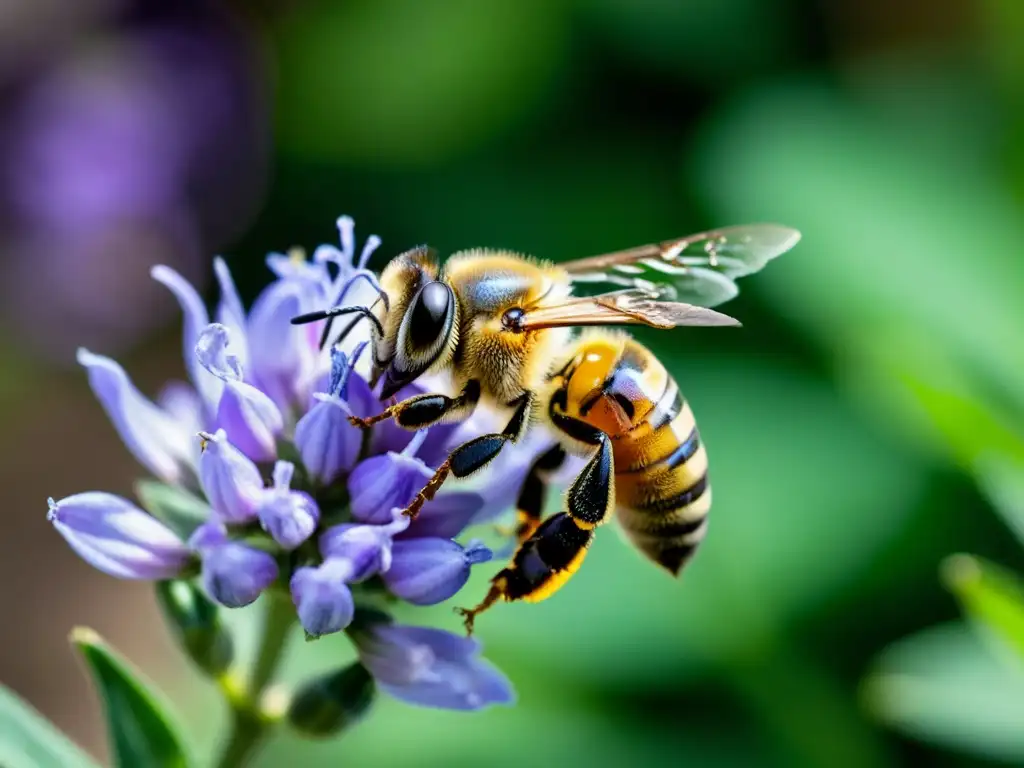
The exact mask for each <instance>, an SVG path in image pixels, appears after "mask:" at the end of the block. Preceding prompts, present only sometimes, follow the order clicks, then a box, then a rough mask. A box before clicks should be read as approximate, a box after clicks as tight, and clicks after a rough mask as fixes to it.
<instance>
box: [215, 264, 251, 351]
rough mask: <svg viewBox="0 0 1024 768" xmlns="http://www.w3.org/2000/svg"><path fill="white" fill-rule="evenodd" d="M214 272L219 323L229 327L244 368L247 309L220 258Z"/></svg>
mask: <svg viewBox="0 0 1024 768" xmlns="http://www.w3.org/2000/svg"><path fill="white" fill-rule="evenodd" d="M213 271H214V274H216V275H217V283H218V284H219V285H220V302H219V303H218V305H217V322H218V323H220V324H221V325H223V326H225V327H227V329H228V331H229V332H230V333H231V337H232V339H234V340H235V354H236V355H237V356H238V362H239V364H240V365H241V366H242V367H243V368H244V367H245V365H246V363H247V362H248V359H249V343H248V338H247V334H246V331H245V309H244V308H243V306H242V300H241V298H239V296H238V289H237V288H235V281H234V279H233V278H232V277H231V270H230V269H228V265H227V263H226V262H225V261H224V259H222V258H221V257H220V256H218V257H217V258H215V259H214V260H213Z"/></svg>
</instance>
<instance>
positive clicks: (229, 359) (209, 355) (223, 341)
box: [193, 323, 244, 381]
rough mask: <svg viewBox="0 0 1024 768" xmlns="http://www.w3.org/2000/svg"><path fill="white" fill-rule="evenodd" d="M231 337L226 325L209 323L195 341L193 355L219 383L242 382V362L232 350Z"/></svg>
mask: <svg viewBox="0 0 1024 768" xmlns="http://www.w3.org/2000/svg"><path fill="white" fill-rule="evenodd" d="M232 338H233V335H232V333H231V331H229V330H228V327H227V326H226V325H222V324H221V323H210V324H209V325H207V326H206V327H204V328H203V330H202V332H201V333H200V334H199V338H198V339H197V340H196V346H195V350H194V351H193V354H194V355H195V358H196V360H198V361H199V364H200V365H201V366H202V367H203V368H205V369H206V371H207V372H208V373H210V374H211V375H212V376H215V377H216V378H218V379H220V380H221V381H242V379H243V378H244V375H243V369H242V361H241V360H239V358H238V355H236V354H235V353H234V352H229V351H228V349H229V348H232V349H233V347H232V344H231V341H232Z"/></svg>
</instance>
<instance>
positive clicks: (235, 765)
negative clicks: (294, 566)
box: [216, 591, 295, 768]
mask: <svg viewBox="0 0 1024 768" xmlns="http://www.w3.org/2000/svg"><path fill="white" fill-rule="evenodd" d="M264 600H265V601H266V611H265V614H264V617H263V633H262V636H261V637H260V642H259V647H258V649H257V651H256V661H255V663H254V664H253V666H252V669H251V671H250V672H249V677H248V680H245V681H244V682H241V683H240V681H238V680H237V678H235V677H233V676H229V677H226V678H225V679H223V680H222V681H221V688H222V689H223V691H224V696H225V698H226V699H227V702H228V706H229V707H230V708H231V726H230V728H231V730H230V733H229V736H228V740H227V742H226V743H225V744H224V748H223V750H222V751H221V755H220V758H219V760H218V761H217V763H216V765H217V766H218V768H242V766H245V765H247V764H248V760H249V758H250V757H251V756H252V754H253V753H254V752H255V751H256V750H257V749H258V748H259V747H260V745H261V744H262V742H263V739H264V738H265V737H266V736H267V734H268V733H269V731H270V729H271V728H272V727H273V725H274V724H275V723H276V722H277V718H278V716H279V715H277V714H276V713H270V712H266V711H265V710H264V709H263V707H262V706H261V702H260V700H261V698H262V696H263V692H264V690H265V689H266V687H267V685H268V684H269V683H270V681H271V679H272V678H273V677H274V672H275V671H276V670H277V665H278V664H279V663H280V661H281V658H282V657H283V655H284V653H283V652H284V648H285V645H286V644H287V641H288V635H289V633H290V631H291V629H292V624H293V623H294V622H295V609H294V608H293V607H292V604H291V602H290V601H289V600H288V598H287V596H286V595H279V594H276V593H275V592H273V591H268V592H266V593H265V595H264Z"/></svg>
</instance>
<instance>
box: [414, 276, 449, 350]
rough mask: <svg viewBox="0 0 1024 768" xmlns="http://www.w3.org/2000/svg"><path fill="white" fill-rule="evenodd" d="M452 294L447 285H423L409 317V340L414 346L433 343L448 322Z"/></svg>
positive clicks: (437, 283) (434, 283)
mask: <svg viewBox="0 0 1024 768" xmlns="http://www.w3.org/2000/svg"><path fill="white" fill-rule="evenodd" d="M451 301H452V295H451V290H450V289H449V288H448V286H447V285H445V284H444V283H441V282H437V281H434V282H430V283H427V284H426V285H424V286H423V288H422V289H421V290H420V293H419V295H418V296H417V297H416V303H415V304H414V305H413V308H412V315H411V316H410V317H409V341H410V342H411V343H412V345H413V346H414V347H425V346H429V345H430V344H433V343H434V342H435V341H436V340H437V337H438V336H440V335H441V333H442V332H443V331H444V328H445V326H446V325H447V324H448V315H449V311H450V309H451Z"/></svg>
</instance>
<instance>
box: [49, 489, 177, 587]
mask: <svg viewBox="0 0 1024 768" xmlns="http://www.w3.org/2000/svg"><path fill="white" fill-rule="evenodd" d="M49 506H50V511H49V512H48V513H47V518H48V519H49V521H50V522H51V523H53V527H54V528H56V529H57V532H58V533H59V534H60V535H61V536H63V537H64V540H65V541H67V543H68V544H70V545H71V548H72V549H74V550H75V552H77V553H78V554H79V555H80V556H81V557H82V558H83V559H84V560H85V561H86V562H88V563H89V564H90V565H92V566H93V567H95V568H99V569H100V570H101V571H103V572H104V573H109V574H110V575H111V576H116V577H117V578H119V579H170V578H173V577H175V576H177V575H178V574H179V573H181V571H182V569H183V568H184V567H185V566H186V565H187V564H188V562H189V560H190V559H191V557H192V554H191V552H189V550H188V548H187V547H186V546H185V545H184V544H183V543H182V542H181V540H180V539H178V537H177V536H175V535H174V533H172V532H171V530H170V529H169V528H167V527H166V526H165V525H164V524H163V523H161V522H160V521H158V520H156V519H155V518H153V517H151V516H150V515H148V514H146V513H145V512H143V511H142V510H141V509H139V508H138V507H136V506H135V505H134V504H132V503H131V502H130V501H127V500H126V499H122V498H121V497H120V496H114V495H113V494H110V493H100V492H98V491H92V492H88V493H79V494H76V495H74V496H68V497H67V498H65V499H61V500H60V501H57V502H55V501H54V500H53V499H50V500H49Z"/></svg>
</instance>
